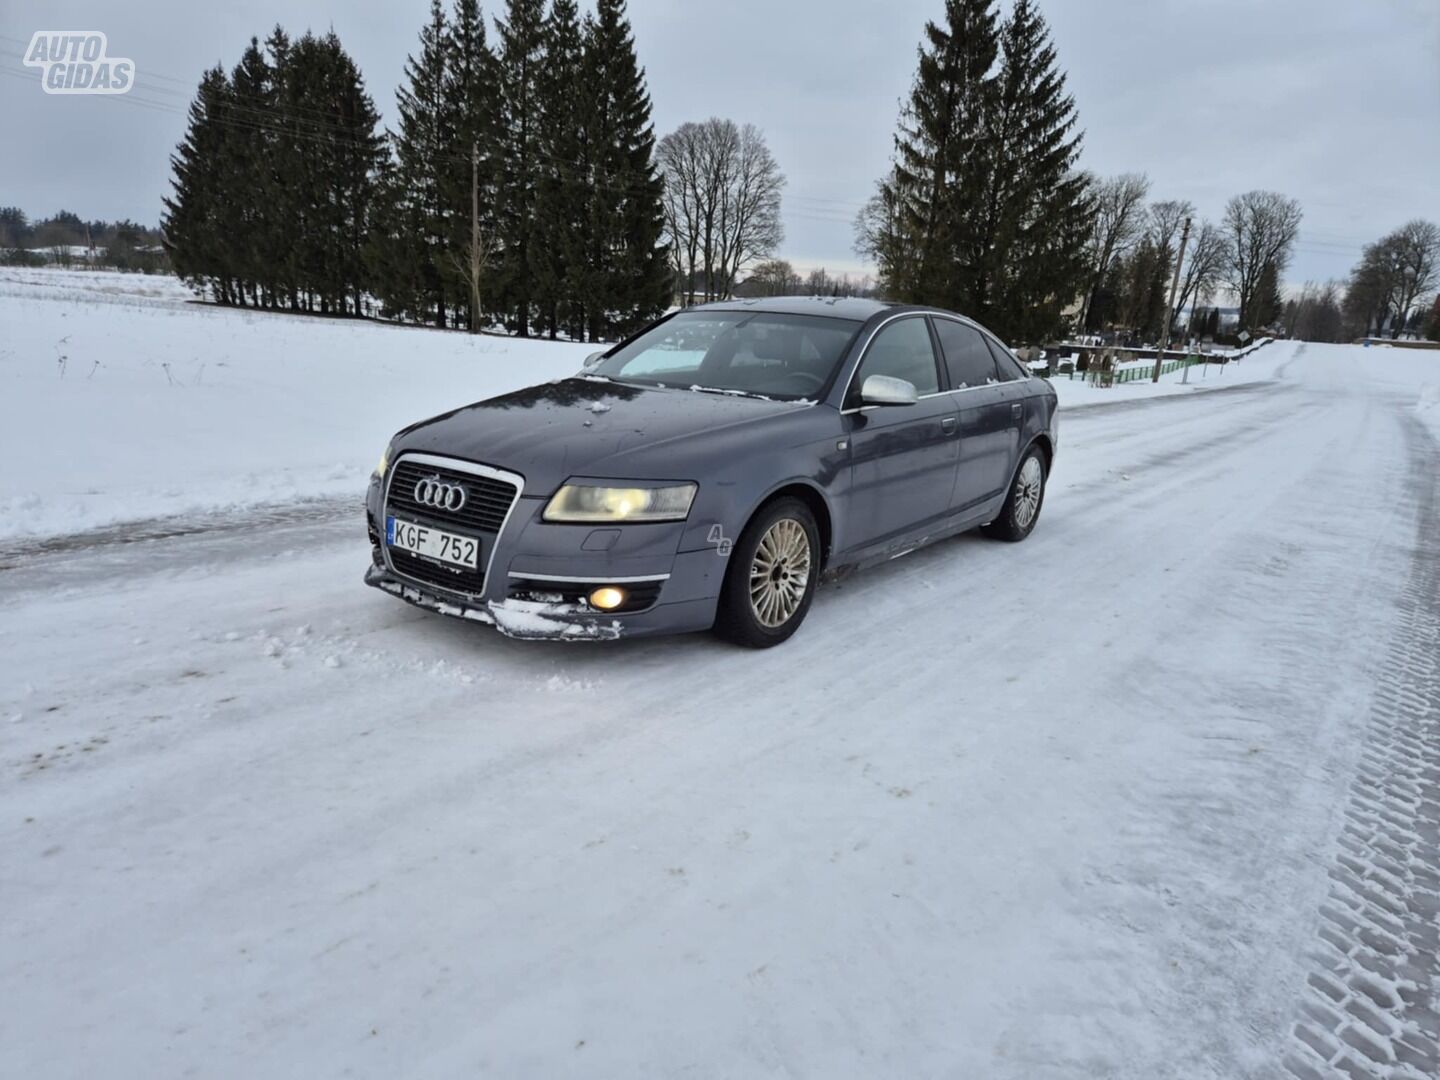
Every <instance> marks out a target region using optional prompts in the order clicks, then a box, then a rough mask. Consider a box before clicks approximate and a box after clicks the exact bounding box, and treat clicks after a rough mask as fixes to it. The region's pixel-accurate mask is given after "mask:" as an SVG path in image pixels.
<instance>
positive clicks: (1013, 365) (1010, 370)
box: [985, 338, 1030, 382]
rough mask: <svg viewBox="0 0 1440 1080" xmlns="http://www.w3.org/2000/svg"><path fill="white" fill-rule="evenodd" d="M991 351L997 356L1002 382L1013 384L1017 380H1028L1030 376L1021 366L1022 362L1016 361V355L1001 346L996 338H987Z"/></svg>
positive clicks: (997, 365) (997, 367)
mask: <svg viewBox="0 0 1440 1080" xmlns="http://www.w3.org/2000/svg"><path fill="white" fill-rule="evenodd" d="M985 340H986V342H987V344H989V346H990V351H991V352H992V353H994V354H995V368H996V370H997V371H998V372H999V373H1000V381H1001V382H1013V381H1014V380H1016V379H1028V378H1029V377H1030V376H1029V374H1028V373H1027V372H1026V371H1025V369H1024V368H1022V367H1021V366H1020V361H1019V360H1016V359H1015V355H1014V353H1012V352H1011V351H1010V350H1009V349H1007V348H1005V346H1003V345H1001V344H1000V343H999V342H997V341H996V340H995V339H994V338H986V339H985Z"/></svg>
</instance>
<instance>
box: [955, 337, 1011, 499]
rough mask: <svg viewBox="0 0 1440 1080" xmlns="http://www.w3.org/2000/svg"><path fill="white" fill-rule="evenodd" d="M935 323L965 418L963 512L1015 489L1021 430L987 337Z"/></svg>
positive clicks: (959, 472) (958, 482) (958, 493)
mask: <svg viewBox="0 0 1440 1080" xmlns="http://www.w3.org/2000/svg"><path fill="white" fill-rule="evenodd" d="M934 322H935V334H936V336H937V337H938V338H939V339H940V349H941V352H942V353H943V354H944V357H945V366H946V368H947V370H948V371H949V374H950V385H951V387H952V391H951V394H950V396H951V397H953V398H954V399H955V405H956V408H957V409H958V411H959V414H960V461H959V465H958V467H957V469H956V474H955V492H954V506H955V509H956V510H957V511H963V510H967V509H969V508H970V507H973V506H978V505H980V504H981V503H984V502H988V501H990V500H991V499H992V498H994V497H995V496H996V495H998V494H999V493H1000V492H1003V491H1004V490H1005V488H1006V487H1007V486H1008V485H1009V483H1010V470H1011V468H1012V467H1013V464H1014V456H1015V450H1014V445H1015V442H1016V440H1017V439H1018V431H1019V427H1018V421H1017V420H1016V419H1015V418H1014V416H1013V415H1012V406H1013V404H1014V402H1012V401H1011V400H1010V399H1009V397H1008V396H1007V394H1006V393H1005V391H1004V389H1003V386H1002V384H1001V382H1000V377H999V372H998V370H997V369H996V366H995V357H994V355H993V354H992V353H991V352H990V348H989V346H988V345H987V344H986V343H985V335H983V334H982V333H981V332H980V331H979V330H977V329H975V328H974V327H973V326H971V325H969V324H968V323H963V322H961V321H959V320H958V319H949V318H946V317H944V316H942V315H937V316H934Z"/></svg>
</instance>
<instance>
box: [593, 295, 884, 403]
mask: <svg viewBox="0 0 1440 1080" xmlns="http://www.w3.org/2000/svg"><path fill="white" fill-rule="evenodd" d="M859 329H860V323H858V322H855V321H854V320H852V319H835V318H828V317H824V316H815V315H783V314H778V313H775V312H757V311H687V312H681V313H680V314H679V315H676V316H674V317H673V318H670V319H667V320H665V321H664V322H663V323H660V324H659V325H658V326H656V327H654V328H652V329H650V330H647V331H646V332H645V333H643V334H641V335H640V336H639V337H637V338H635V340H633V341H631V342H629V343H628V344H626V345H623V346H622V347H620V348H619V349H617V350H616V351H615V352H614V353H612V354H611V355H610V356H607V357H606V358H605V359H604V360H602V361H601V362H600V363H599V364H597V365H596V366H595V367H594V368H592V369H591V372H590V374H593V375H603V376H605V377H607V378H611V379H618V380H621V381H623V382H628V383H638V384H640V385H642V386H674V387H680V388H685V389H696V390H711V391H720V392H729V393H737V394H753V395H756V396H759V397H767V398H776V399H779V400H782V401H796V400H802V399H806V398H810V399H813V398H817V397H819V396H820V394H821V393H823V392H824V391H825V388H826V387H828V386H829V385H830V381H831V380H832V379H833V378H834V377H835V370H836V368H838V367H839V365H840V358H841V357H842V356H844V355H845V348H846V346H847V345H849V343H850V340H851V339H852V338H853V337H854V336H855V333H856V332H857V331H858V330H859Z"/></svg>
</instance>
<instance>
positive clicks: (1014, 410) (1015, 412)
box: [1010, 401, 1025, 420]
mask: <svg viewBox="0 0 1440 1080" xmlns="http://www.w3.org/2000/svg"><path fill="white" fill-rule="evenodd" d="M1024 414H1025V406H1023V405H1021V404H1020V403H1019V402H1018V401H1017V402H1015V403H1014V404H1013V405H1011V406H1010V415H1011V416H1012V417H1014V418H1015V419H1016V420H1019V419H1020V417H1021V416H1023V415H1024Z"/></svg>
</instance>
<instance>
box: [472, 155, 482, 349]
mask: <svg viewBox="0 0 1440 1080" xmlns="http://www.w3.org/2000/svg"><path fill="white" fill-rule="evenodd" d="M470 332H471V333H472V334H478V333H479V332H480V144H479V142H472V143H471V144H470Z"/></svg>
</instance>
